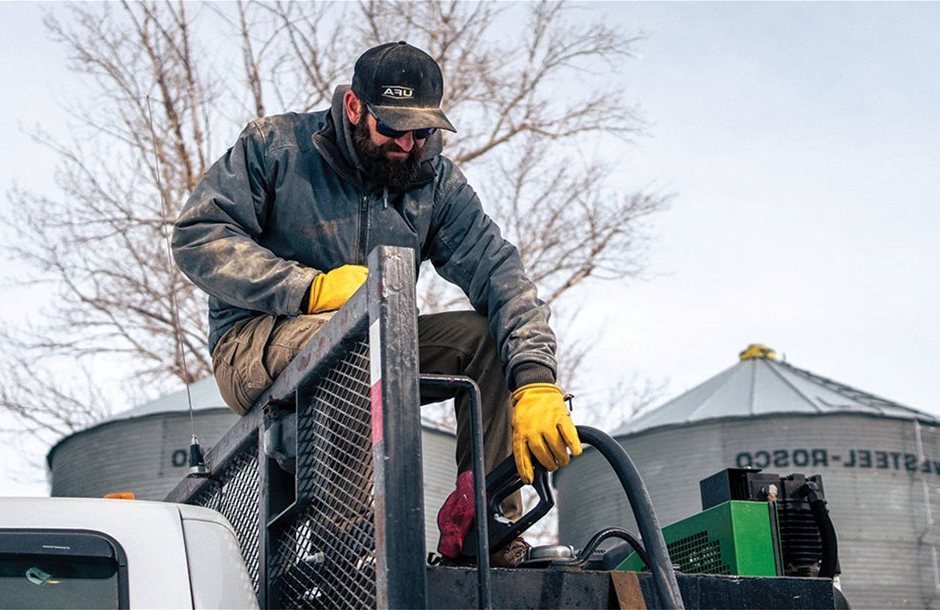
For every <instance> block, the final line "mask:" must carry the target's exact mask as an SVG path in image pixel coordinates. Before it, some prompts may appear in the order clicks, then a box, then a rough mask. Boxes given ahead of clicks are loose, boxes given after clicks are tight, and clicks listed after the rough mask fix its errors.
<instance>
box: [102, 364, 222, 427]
mask: <svg viewBox="0 0 940 610" xmlns="http://www.w3.org/2000/svg"><path fill="white" fill-rule="evenodd" d="M189 391H190V394H192V397H193V409H194V410H197V411H198V410H200V409H212V408H223V409H227V408H228V407H227V406H226V405H225V401H224V400H223V399H222V393H221V392H219V386H218V385H216V383H215V377H212V376H211V375H210V376H209V377H205V378H203V379H200V380H199V381H196V382H194V383H192V384H191V385H190V386H189ZM171 411H189V399H188V398H187V397H186V388H183V389H182V390H177V391H176V392H171V393H170V394H166V395H164V396H161V397H159V398H156V399H154V400H151V401H149V402H145V403H143V404H140V405H137V406H136V407H132V408H130V409H128V410H127V411H121V412H119V413H115V414H114V415H113V416H112V417H110V418H108V419H107V420H105V421H114V420H119V419H133V418H135V417H142V416H144V415H152V414H154V413H167V412H171Z"/></svg>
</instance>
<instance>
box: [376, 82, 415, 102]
mask: <svg viewBox="0 0 940 610" xmlns="http://www.w3.org/2000/svg"><path fill="white" fill-rule="evenodd" d="M382 96H383V97H390V98H392V99H393V100H410V99H411V98H413V97H414V96H415V90H414V89H412V88H411V87H402V86H401V85H382Z"/></svg>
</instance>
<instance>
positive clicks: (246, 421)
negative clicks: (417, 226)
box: [166, 246, 427, 608]
mask: <svg viewBox="0 0 940 610" xmlns="http://www.w3.org/2000/svg"><path fill="white" fill-rule="evenodd" d="M368 264H369V277H368V280H367V282H366V284H365V286H364V288H363V289H360V290H359V291H358V292H357V293H356V294H355V295H353V297H352V298H351V299H350V300H349V301H348V302H347V303H346V305H345V306H343V308H342V309H340V310H339V311H338V312H337V313H336V314H335V316H334V317H333V318H332V319H331V320H330V321H329V322H328V323H327V324H326V325H325V326H324V327H323V329H322V330H321V331H320V332H319V333H317V334H316V335H315V336H314V337H313V338H312V339H311V341H310V342H309V343H308V344H307V345H306V346H304V347H303V348H302V349H301V351H300V352H299V353H298V354H297V356H296V357H295V358H294V360H293V361H292V362H291V363H290V365H288V367H287V368H286V369H285V370H284V371H283V372H282V373H281V374H280V375H279V376H278V377H277V378H276V379H275V380H274V383H273V384H272V385H271V387H270V388H268V389H267V390H266V391H265V392H264V393H263V394H262V395H261V396H260V397H259V398H258V400H257V401H256V402H255V404H254V405H253V407H252V408H251V409H250V410H249V411H248V413H247V414H245V416H244V417H242V418H241V419H240V420H239V421H238V422H236V424H235V425H234V426H233V427H232V428H231V429H230V430H229V432H228V433H227V434H226V435H225V436H224V437H223V438H222V439H220V440H219V442H218V443H216V445H215V446H214V447H213V448H212V450H211V451H209V452H208V454H207V455H206V462H207V464H208V466H209V468H210V473H211V474H210V476H209V477H207V478H187V479H184V480H183V481H181V482H180V484H179V485H177V487H176V488H175V489H174V490H173V491H171V492H170V494H169V495H168V496H167V498H166V500H167V501H170V502H181V503H188V504H199V505H204V506H209V507H211V508H215V509H216V510H219V511H220V512H222V513H223V514H224V515H225V516H226V517H228V519H229V521H231V522H232V524H233V526H234V527H235V529H236V535H237V537H238V540H239V544H240V545H241V550H242V554H243V556H244V557H245V562H246V565H247V566H248V568H249V572H254V573H252V574H251V576H252V578H253V581H254V583H255V586H256V589H257V592H258V598H259V602H260V604H261V607H263V608H266V607H283V606H284V601H283V599H282V593H280V592H279V588H278V587H279V583H278V582H275V581H276V580H278V579H279V578H281V576H280V575H284V574H288V573H291V572H296V571H301V572H306V573H307V574H311V573H315V572H317V571H318V570H320V571H321V572H323V570H322V569H321V568H323V566H324V565H329V563H330V558H329V557H327V556H326V555H325V554H324V553H323V552H322V551H320V550H318V549H317V548H313V547H312V543H311V541H312V540H314V538H312V537H311V536H309V531H308V530H307V529H304V528H305V527H306V525H304V526H302V527H301V536H300V538H299V539H292V540H288V541H286V542H285V540H284V535H285V532H288V531H290V530H291V528H293V527H295V526H296V524H297V523H298V522H299V521H300V520H302V519H306V520H307V521H306V522H305V523H309V522H310V519H309V514H310V513H309V511H310V509H311V508H316V507H319V506H321V505H322V504H323V503H324V501H325V500H324V499H323V498H321V497H318V496H317V494H316V491H317V490H320V489H323V487H322V486H321V487H317V486H315V485H314V486H311V485H310V479H311V478H312V477H317V476H319V478H320V479H323V478H324V477H326V483H327V484H329V483H330V482H331V481H332V479H330V477H332V476H334V475H333V474H327V475H324V474H323V473H322V472H311V470H312V469H311V467H310V465H309V464H308V463H307V462H305V460H306V457H305V456H307V455H312V454H314V453H315V452H317V451H318V450H319V451H321V452H322V451H323V449H322V447H318V446H316V445H314V443H312V442H311V438H310V435H309V434H306V433H304V430H307V429H308V428H309V425H308V424H310V421H309V420H310V418H314V419H315V418H316V417H318V415H317V408H318V407H317V406H318V402H317V401H318V399H317V398H316V395H317V394H318V392H319V393H320V394H322V391H320V390H318V387H319V384H320V383H321V382H322V380H323V378H325V377H327V376H329V375H330V374H331V370H332V369H334V368H335V367H336V365H337V363H341V361H343V360H344V359H348V358H349V357H350V354H351V355H352V356H353V357H356V358H358V361H362V360H364V359H366V357H367V359H368V375H367V376H366V375H365V374H364V373H363V374H362V375H359V377H361V378H358V379H356V380H354V381H353V382H352V383H354V384H358V385H359V386H361V387H366V384H367V390H366V392H365V393H366V395H365V396H361V397H359V396H357V397H354V398H355V399H356V400H357V401H358V402H360V403H361V404H362V405H365V410H364V411H363V412H364V413H367V414H368V413H371V418H370V419H371V421H369V422H354V427H356V426H358V427H359V429H360V431H362V430H368V437H369V438H371V447H366V448H365V449H364V450H365V451H366V452H368V451H369V450H370V449H371V464H367V463H363V464H358V465H356V468H359V470H360V472H359V473H358V474H360V475H365V476H368V477H370V478H371V481H372V492H371V498H366V501H367V503H368V501H369V500H371V508H372V509H373V510H374V513H373V514H372V515H371V519H365V518H363V516H362V515H359V516H358V517H356V518H355V519H352V520H349V519H347V523H351V525H348V526H346V530H354V532H355V534H356V540H357V544H359V545H360V547H359V552H362V551H363V550H364V547H361V545H362V544H369V543H370V542H371V544H372V545H373V547H374V548H373V549H372V550H371V552H372V554H371V555H370V554H369V553H365V554H363V555H361V556H360V557H359V558H358V559H356V561H357V562H358V563H355V564H349V565H357V566H359V567H360V571H361V573H365V574H367V576H366V578H367V580H372V578H373V575H374V587H375V589H374V599H373V600H372V603H371V604H365V603H364V600H359V602H358V604H359V605H372V606H375V607H379V608H424V607H426V605H427V574H426V569H425V542H424V535H423V532H424V506H423V496H422V483H421V473H422V464H421V461H422V458H421V425H420V398H419V380H418V340H417V336H418V333H417V316H416V311H417V308H416V302H415V292H414V276H415V260H414V252H413V251H412V250H411V249H408V248H397V247H389V246H380V247H378V248H376V249H375V250H374V251H373V252H372V253H371V254H370V255H369V261H368ZM364 346H367V348H366V349H364ZM291 411H295V412H296V417H292V418H291V419H290V420H289V421H290V422H291V424H290V425H293V426H295V432H294V436H293V439H294V442H295V443H296V445H295V447H293V448H292V449H293V450H294V456H295V460H296V461H295V473H294V474H291V473H290V472H288V471H287V470H285V469H284V468H283V467H282V465H279V463H278V462H277V461H276V460H275V459H273V458H272V457H270V456H269V455H267V454H266V452H265V438H264V433H265V428H266V426H269V425H270V424H271V420H272V417H275V418H276V417H277V413H278V412H281V413H284V412H291ZM272 414H273V415H272ZM285 421H288V420H287V419H285ZM360 424H361V425H360ZM312 425H316V422H313V424H312ZM334 435H336V434H335V431H334ZM366 443H367V444H368V441H366ZM308 445H309V446H308ZM361 450H362V448H361V447H359V448H356V449H355V450H354V453H355V451H361ZM330 459H333V462H343V461H344V460H346V461H348V458H347V457H340V458H330ZM363 461H364V462H367V461H369V460H363ZM341 465H342V464H341ZM311 487H313V490H314V493H312V494H311V493H310V491H309V490H310V489H311ZM346 517H348V515H347V516H346ZM296 533H297V532H296V531H295V534H296ZM348 533H351V532H348ZM418 533H420V534H421V535H417V534H418ZM301 539H302V540H301ZM298 540H301V541H300V542H298ZM301 543H303V544H302V545H301ZM285 544H286V545H287V547H289V548H290V550H291V551H292V553H284V552H283V548H284V546H285ZM299 545H300V546H303V548H298V546H299ZM278 549H282V550H281V551H279V550H278ZM288 556H289V557H288ZM285 557H288V559H285ZM317 578H321V579H322V578H324V577H323V576H322V575H321V576H317ZM327 585H329V583H327ZM337 585H341V586H345V585H344V583H337ZM318 587H319V588H316V590H314V589H310V590H308V591H306V592H305V594H304V595H303V596H302V598H301V599H300V601H299V602H298V600H297V599H294V600H293V601H292V604H293V605H298V604H299V605H307V604H309V605H310V606H311V607H320V606H322V605H325V604H330V603H334V604H335V603H336V602H335V601H333V600H326V601H324V599H322V598H321V597H318V596H322V595H324V590H325V589H324V587H323V586H320V585H318ZM343 603H352V602H343Z"/></svg>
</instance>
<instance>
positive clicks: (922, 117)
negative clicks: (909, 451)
mask: <svg viewBox="0 0 940 610" xmlns="http://www.w3.org/2000/svg"><path fill="white" fill-rule="evenodd" d="M585 6H586V8H587V10H588V11H590V12H602V13H605V14H606V15H607V17H608V22H611V23H622V24H623V26H624V27H625V28H627V29H629V30H635V29H637V28H642V29H644V30H646V31H648V32H649V33H650V36H649V38H648V39H646V40H645V41H642V42H641V43H639V44H638V45H637V51H638V53H639V54H640V55H641V57H639V58H638V59H636V60H632V61H629V62H626V63H624V65H623V68H622V69H623V71H624V73H625V74H626V76H627V78H626V81H627V83H628V87H627V89H626V90H625V91H624V95H625V96H626V97H627V99H629V100H631V101H635V102H637V103H639V104H640V105H641V107H642V110H643V114H644V116H645V118H646V119H647V121H648V122H649V123H650V126H649V130H648V131H649V136H648V137H645V138H641V139H639V140H638V142H637V143H636V145H635V146H633V147H632V148H631V149H630V151H629V152H628V154H627V157H626V158H625V159H624V167H625V168H627V170H626V171H625V172H624V174H623V175H622V176H621V177H620V180H621V181H622V184H623V186H624V188H635V187H645V188H652V189H655V190H659V191H661V192H670V193H675V199H674V200H673V203H672V206H671V208H670V209H669V210H668V211H666V212H665V213H662V214H660V215H659V216H657V217H656V218H655V219H654V236H655V241H654V242H653V244H652V248H651V251H650V256H649V260H650V266H649V272H648V274H647V276H648V278H647V279H646V280H645V281H642V282H633V283H631V284H630V285H628V286H623V285H617V284H614V283H601V284H597V285H596V287H595V289H594V291H593V292H592V294H591V297H592V298H591V299H590V300H589V305H587V306H586V308H585V315H583V316H582V318H581V322H580V324H581V325H582V326H583V327H584V328H589V327H590V328H596V325H597V323H598V321H599V320H602V321H604V332H603V335H602V337H601V339H600V340H599V341H598V342H597V346H596V348H595V350H594V351H593V352H592V354H591V357H590V360H589V361H588V362H587V363H586V368H587V370H586V371H585V372H586V377H585V378H582V381H587V382H588V385H589V386H590V387H592V388H595V389H596V391H597V392H604V393H606V387H607V385H609V384H610V382H611V381H612V380H614V379H615V378H616V377H619V376H626V377H628V378H629V377H630V376H632V375H634V374H635V375H638V376H639V377H641V378H643V377H648V378H651V379H654V380H663V379H668V381H669V386H668V388H669V389H668V392H667V394H666V396H665V397H664V398H671V397H673V396H675V395H677V394H679V393H680V392H682V391H684V390H686V389H689V388H691V387H692V386H694V385H697V384H698V383H700V382H702V381H704V380H705V379H706V378H708V377H710V376H711V375H713V374H715V373H718V372H719V371H721V370H723V369H725V368H727V367H729V366H731V365H733V364H734V363H735V362H736V361H737V353H738V352H739V351H740V350H742V349H743V348H744V347H745V346H746V345H747V344H748V343H752V342H762V343H765V344H767V345H770V346H771V347H773V348H775V349H776V350H777V351H778V353H784V354H786V357H787V360H788V361H789V362H791V363H792V364H794V365H795V366H798V367H801V368H807V369H809V370H811V371H813V372H815V373H818V374H820V375H824V376H827V377H830V378H833V379H835V380H837V381H841V382H843V383H847V384H850V385H854V386H856V387H858V388H860V389H863V390H866V391H869V392H872V393H874V394H878V395H881V396H883V397H885V398H889V399H892V400H895V401H898V402H901V403H904V404H907V405H909V406H912V407H916V408H920V409H923V410H926V411H930V412H933V413H937V414H940V385H938V380H940V364H938V363H940V333H938V332H937V329H936V326H937V323H938V315H937V307H936V304H937V303H940V274H938V271H937V264H938V262H940V240H938V238H937V236H936V232H937V230H938V229H940V206H938V203H940V201H938V199H940V195H938V193H940V158H938V157H940V65H938V64H940V37H938V36H937V35H936V33H937V32H938V31H940V4H938V3H917V4H900V3H885V4H874V3H824V4H820V3H806V4H804V3H754V4H742V3H731V4H724V3H702V4H698V3H639V4H625V3H623V4H621V3H603V4H589V5H585ZM0 22H3V23H5V24H13V23H15V24H16V27H10V28H7V30H6V31H5V35H4V36H3V37H0V82H2V83H4V95H3V96H0V110H2V113H0V116H3V117H4V119H5V120H4V121H2V122H0V188H2V189H3V190H4V191H6V189H8V188H9V186H10V185H11V184H12V181H13V180H16V181H18V182H19V183H20V184H22V185H24V186H29V187H35V188H37V189H39V190H42V189H43V188H49V186H48V185H50V184H51V180H52V175H53V170H54V167H53V163H54V157H53V156H52V155H50V154H49V153H48V152H46V151H44V150H43V149H41V148H40V147H38V146H37V145H35V144H33V143H31V142H30V141H29V139H28V138H26V137H25V136H24V135H23V134H22V132H21V131H20V125H21V124H22V125H26V126H31V125H34V124H36V123H42V124H43V125H44V126H45V127H47V128H52V129H61V128H62V127H63V125H64V123H65V119H64V117H63V116H62V114H61V112H60V110H59V109H58V107H57V105H56V103H55V100H56V98H57V97H58V96H59V95H61V93H62V91H63V90H67V87H66V83H68V82H69V79H70V78H71V77H70V76H69V74H68V73H67V71H66V70H65V68H64V55H63V53H62V49H61V48H59V47H57V46H55V45H53V44H52V43H51V42H49V41H48V40H47V39H46V37H45V33H44V32H43V30H42V27H41V23H40V11H39V9H38V7H37V6H36V5H35V4H25V3H0ZM6 205H7V203H6V202H5V201H4V203H2V204H0V209H2V206H6ZM4 291H5V292H4V294H5V295H6V296H5V298H4V299H3V300H0V316H2V317H3V318H5V319H14V320H21V319H23V317H25V316H26V315H27V314H28V313H29V312H30V311H31V310H33V309H35V304H34V303H32V302H30V299H29V298H28V295H27V294H25V293H11V292H10V291H9V289H7V288H4ZM11 294H14V296H11ZM20 294H23V295H24V297H23V298H16V296H19V295H20ZM576 415H577V413H576ZM9 475H10V473H5V472H0V485H2V487H0V493H2V494H4V495H9V494H11V493H14V494H15V493H43V489H42V486H41V485H39V486H36V485H27V486H22V485H18V484H15V483H13V482H10V477H9ZM36 476H41V474H38V475H36Z"/></svg>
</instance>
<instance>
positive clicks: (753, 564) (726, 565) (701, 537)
mask: <svg viewBox="0 0 940 610" xmlns="http://www.w3.org/2000/svg"><path fill="white" fill-rule="evenodd" d="M663 537H665V539H666V546H667V548H668V549H669V557H670V559H672V562H673V564H675V565H677V566H679V568H678V569H679V570H681V571H682V572H684V573H686V574H727V575H735V576H777V575H778V565H777V560H776V552H775V550H774V537H773V526H772V522H771V516H770V508H769V505H768V504H767V503H766V502H742V501H736V500H732V501H729V502H724V503H722V504H719V505H718V506H713V507H712V508H710V509H708V510H706V511H703V512H701V513H699V514H697V515H694V516H692V517H689V518H688V519H683V520H682V521H677V522H676V523H672V524H670V525H667V526H666V527H664V528H663ZM618 569H620V570H631V571H641V570H645V569H647V568H646V566H645V565H644V564H643V561H642V560H641V559H640V558H639V556H638V555H637V554H636V553H634V554H632V555H631V556H630V557H628V558H627V559H625V560H624V562H623V563H622V564H621V565H620V566H619V568H618Z"/></svg>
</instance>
